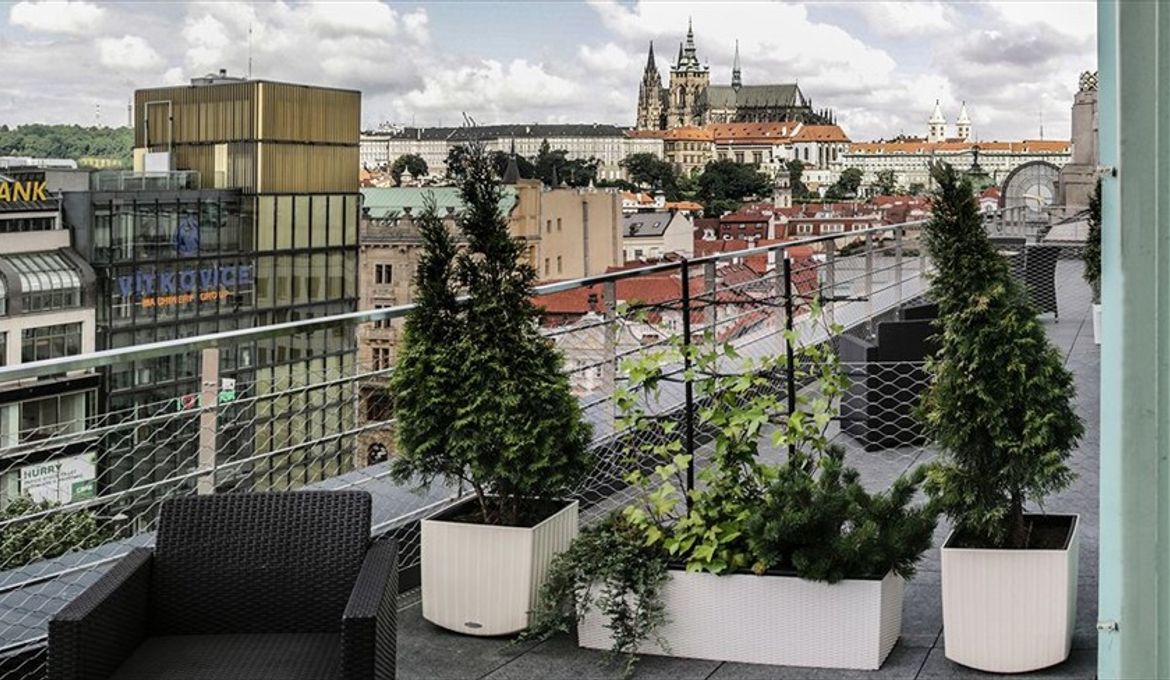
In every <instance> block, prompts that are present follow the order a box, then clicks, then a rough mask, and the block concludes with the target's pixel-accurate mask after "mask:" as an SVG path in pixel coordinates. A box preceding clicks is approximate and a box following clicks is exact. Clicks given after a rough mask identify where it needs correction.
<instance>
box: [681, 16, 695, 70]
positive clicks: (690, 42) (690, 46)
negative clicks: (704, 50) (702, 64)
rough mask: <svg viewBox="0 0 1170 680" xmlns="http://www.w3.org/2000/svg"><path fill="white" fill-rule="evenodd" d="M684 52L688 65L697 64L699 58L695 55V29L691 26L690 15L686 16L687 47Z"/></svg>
mask: <svg viewBox="0 0 1170 680" xmlns="http://www.w3.org/2000/svg"><path fill="white" fill-rule="evenodd" d="M684 54H685V56H686V60H687V65H688V66H694V67H698V66H699V58H698V57H697V56H695V30H694V28H692V27H691V19H690V17H687V48H686V50H685V51H684Z"/></svg>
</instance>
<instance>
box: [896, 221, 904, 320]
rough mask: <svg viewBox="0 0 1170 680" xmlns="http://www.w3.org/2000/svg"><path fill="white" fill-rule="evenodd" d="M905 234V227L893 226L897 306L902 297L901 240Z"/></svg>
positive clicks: (900, 304)
mask: <svg viewBox="0 0 1170 680" xmlns="http://www.w3.org/2000/svg"><path fill="white" fill-rule="evenodd" d="M905 234H906V227H903V226H901V225H899V226H897V227H894V281H895V283H896V284H897V286H898V307H899V308H901V306H902V301H903V297H904V292H903V290H902V240H903V238H904V237H905Z"/></svg>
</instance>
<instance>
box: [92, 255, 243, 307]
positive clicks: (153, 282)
mask: <svg viewBox="0 0 1170 680" xmlns="http://www.w3.org/2000/svg"><path fill="white" fill-rule="evenodd" d="M252 272H253V270H252V266H251V265H246V264H241V265H219V266H211V267H202V268H199V269H195V268H190V269H180V270H178V271H163V272H142V271H140V272H136V273H134V274H126V275H123V276H119V277H117V279H116V281H115V283H116V285H117V289H116V291H115V292H116V293H117V294H118V295H120V296H122V298H124V299H135V298H138V299H139V300H140V303H141V305H142V306H143V307H164V306H167V305H183V304H188V303H192V302H196V301H199V302H208V301H214V300H219V299H224V298H228V297H231V296H233V295H236V294H238V293H240V292H243V291H245V290H251V289H252V284H253V279H252Z"/></svg>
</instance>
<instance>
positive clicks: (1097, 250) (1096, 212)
mask: <svg viewBox="0 0 1170 680" xmlns="http://www.w3.org/2000/svg"><path fill="white" fill-rule="evenodd" d="M1088 222H1089V236H1088V239H1086V240H1085V253H1084V258H1085V274H1084V276H1085V282H1086V283H1088V284H1089V288H1090V289H1091V290H1092V291H1093V342H1095V343H1097V344H1098V345H1100V344H1101V180H1100V179H1098V180H1097V186H1096V187H1094V188H1093V193H1092V194H1090V195H1089V219H1088Z"/></svg>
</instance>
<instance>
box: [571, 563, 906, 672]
mask: <svg viewBox="0 0 1170 680" xmlns="http://www.w3.org/2000/svg"><path fill="white" fill-rule="evenodd" d="M904 585H905V582H904V581H903V580H902V578H901V577H899V576H896V575H894V574H892V573H890V574H887V575H886V577H885V578H883V579H872V580H861V579H858V580H846V581H841V582H839V583H834V584H828V583H820V582H816V581H805V580H802V579H799V578H796V577H795V576H774V575H765V576H756V575H754V574H731V575H725V576H716V575H714V574H707V573H687V572H684V571H671V573H670V580H669V581H668V582H667V583H666V585H665V586H664V587H663V591H662V597H663V604H664V605H665V607H666V617H667V619H668V621H667V623H666V624H664V625H663V626H661V627H660V629H659V630H658V636H659V637H660V638H661V639H662V640H663V641H664V642H665V643H666V646H665V647H663V646H661V645H659V644H658V642H657V641H656V640H653V639H652V640H648V641H646V642H645V643H643V645H642V647H641V648H640V649H639V653H641V654H657V655H665V656H676V657H686V658H692V659H713V660H717V661H740V662H744V663H758V664H773V665H783V666H814V667H821V668H851V669H864V670H874V669H877V668H880V667H881V665H882V662H883V661H885V659H886V656H887V655H889V653H890V650H891V649H893V648H894V644H895V643H897V641H898V636H899V635H900V634H901V631H902V596H903V590H904ZM607 624H608V621H607V620H606V619H605V617H604V616H602V615H601V614H599V613H598V612H596V611H590V612H588V613H587V614H586V616H585V618H584V619H583V620H582V621H581V623H580V624H579V625H578V626H577V640H578V643H579V644H580V645H581V646H582V647H587V648H590V649H605V650H608V649H612V647H613V638H612V637H611V634H610V630H609V629H608V628H607V627H606V625H607Z"/></svg>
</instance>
